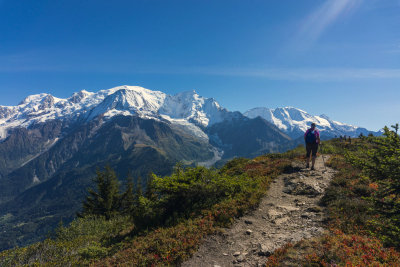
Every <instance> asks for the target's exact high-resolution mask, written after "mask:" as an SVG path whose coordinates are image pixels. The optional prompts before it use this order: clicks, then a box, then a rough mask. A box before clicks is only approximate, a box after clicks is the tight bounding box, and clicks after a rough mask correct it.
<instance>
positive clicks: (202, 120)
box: [0, 86, 232, 139]
mask: <svg viewBox="0 0 400 267" xmlns="http://www.w3.org/2000/svg"><path fill="white" fill-rule="evenodd" d="M116 115H138V116H139V117H142V118H153V119H164V120H169V121H171V122H173V123H177V124H182V123H183V122H182V120H184V121H185V122H190V123H193V124H195V125H196V126H200V127H207V126H209V125H212V124H214V123H218V122H221V121H223V120H224V119H227V118H228V117H230V116H232V114H231V112H228V111H227V110H226V109H224V108H222V107H221V106H220V105H219V104H218V103H217V102H216V101H215V100H214V99H212V98H204V97H201V96H199V95H198V94H197V93H196V92H195V91H188V92H183V93H179V94H177V95H174V96H171V95H167V94H165V93H163V92H160V91H152V90H148V89H145V88H142V87H137V86H119V87H115V88H111V89H108V90H101V91H99V92H97V93H91V92H87V91H84V90H83V91H80V92H77V93H74V94H73V95H72V96H71V97H70V98H68V99H62V98H56V97H54V96H52V95H49V94H37V95H31V96H28V97H26V98H25V99H24V100H23V101H22V102H21V103H20V104H18V105H17V106H9V107H8V106H0V139H4V138H5V137H6V136H7V130H8V129H9V128H14V127H29V126H30V125H32V124H34V123H43V122H46V121H49V120H53V119H60V120H78V119H79V120H84V121H90V120H93V119H94V118H96V117H97V116H103V117H104V118H105V119H109V118H111V117H114V116H116ZM186 124H187V123H186Z"/></svg>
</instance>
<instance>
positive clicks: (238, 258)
mask: <svg viewBox="0 0 400 267" xmlns="http://www.w3.org/2000/svg"><path fill="white" fill-rule="evenodd" d="M236 261H237V262H244V261H246V258H245V257H244V255H239V256H238V257H237V258H236Z"/></svg>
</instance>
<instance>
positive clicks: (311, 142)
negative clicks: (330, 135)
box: [304, 123, 321, 170]
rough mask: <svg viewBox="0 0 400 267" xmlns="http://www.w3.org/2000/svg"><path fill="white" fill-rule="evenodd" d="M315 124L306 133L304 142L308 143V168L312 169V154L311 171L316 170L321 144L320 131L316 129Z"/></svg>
mask: <svg viewBox="0 0 400 267" xmlns="http://www.w3.org/2000/svg"><path fill="white" fill-rule="evenodd" d="M315 127H316V125H315V123H311V128H310V129H308V130H307V131H306V132H305V133H304V141H305V142H306V151H307V154H306V158H307V159H306V162H307V167H306V168H309V167H310V155H311V153H312V165H311V170H314V165H315V159H316V158H317V151H318V145H319V144H320V143H321V140H320V138H319V131H318V130H317V128H315Z"/></svg>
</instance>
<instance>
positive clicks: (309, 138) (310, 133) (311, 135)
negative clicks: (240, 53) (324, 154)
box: [306, 129, 317, 144]
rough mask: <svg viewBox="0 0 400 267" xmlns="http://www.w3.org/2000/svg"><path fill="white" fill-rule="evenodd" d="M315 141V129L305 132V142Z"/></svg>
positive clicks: (311, 142)
mask: <svg viewBox="0 0 400 267" xmlns="http://www.w3.org/2000/svg"><path fill="white" fill-rule="evenodd" d="M316 142H317V137H316V134H315V130H314V131H312V130H311V129H310V130H309V131H308V132H307V135H306V143H307V144H313V143H316Z"/></svg>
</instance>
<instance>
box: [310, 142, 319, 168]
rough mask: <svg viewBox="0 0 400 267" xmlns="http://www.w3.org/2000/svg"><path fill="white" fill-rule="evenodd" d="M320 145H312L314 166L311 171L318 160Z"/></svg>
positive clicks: (312, 166)
mask: <svg viewBox="0 0 400 267" xmlns="http://www.w3.org/2000/svg"><path fill="white" fill-rule="evenodd" d="M317 151H318V144H312V165H311V169H314V165H315V159H316V158H317Z"/></svg>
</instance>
